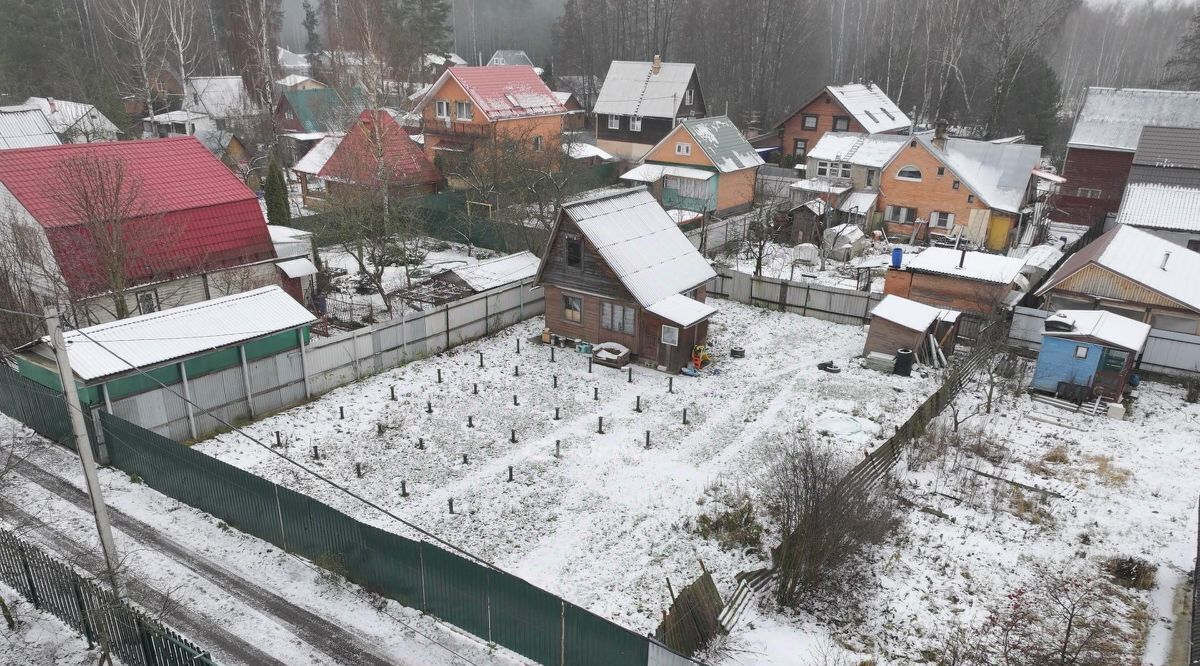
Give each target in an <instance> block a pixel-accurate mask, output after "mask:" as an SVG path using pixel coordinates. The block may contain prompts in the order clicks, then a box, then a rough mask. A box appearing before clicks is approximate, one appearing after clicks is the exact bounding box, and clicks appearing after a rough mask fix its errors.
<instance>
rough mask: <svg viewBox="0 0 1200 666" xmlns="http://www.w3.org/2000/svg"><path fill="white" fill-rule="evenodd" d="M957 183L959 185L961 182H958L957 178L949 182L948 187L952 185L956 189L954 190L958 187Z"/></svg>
mask: <svg viewBox="0 0 1200 666" xmlns="http://www.w3.org/2000/svg"><path fill="white" fill-rule="evenodd" d="M959 185H961V183H959V182H958V181H957V180H956V181H954V182H953V183H950V187H952V188H954V189H956V190H957V189H958V186H959Z"/></svg>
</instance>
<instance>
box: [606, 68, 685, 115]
mask: <svg viewBox="0 0 1200 666" xmlns="http://www.w3.org/2000/svg"><path fill="white" fill-rule="evenodd" d="M653 66H654V63H652V62H633V61H628V60H614V61H612V64H610V65H609V66H608V74H607V75H606V76H605V77H604V86H603V87H601V88H600V94H599V95H597V96H596V104H595V105H594V107H593V108H592V111H593V112H594V113H603V114H608V115H619V116H642V117H644V118H674V117H675V113H676V111H678V109H679V105H680V104H683V93H684V91H685V90H687V86H688V82H690V81H691V80H692V74H693V73H695V71H696V66H695V65H694V64H692V63H687V62H664V63H662V67H661V68H660V69H659V72H658V74H652V73H651V69H652V68H653Z"/></svg>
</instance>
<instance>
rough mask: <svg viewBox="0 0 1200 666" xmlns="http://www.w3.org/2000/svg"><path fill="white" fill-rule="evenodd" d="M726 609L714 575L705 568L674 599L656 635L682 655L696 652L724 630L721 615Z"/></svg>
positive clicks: (664, 612) (655, 632)
mask: <svg viewBox="0 0 1200 666" xmlns="http://www.w3.org/2000/svg"><path fill="white" fill-rule="evenodd" d="M669 584H670V582H669V581H668V585H669ZM722 608H724V603H723V602H722V601H721V593H720V592H719V591H718V590H717V585H716V583H714V582H713V579H712V574H710V573H709V572H708V571H705V572H704V573H703V574H701V575H700V577H699V578H697V579H696V580H694V581H692V583H691V584H690V585H687V586H686V587H684V588H683V589H682V590H680V591H679V595H678V596H676V597H675V598H674V600H673V601H672V602H671V608H670V609H668V610H666V611H663V620H662V623H661V624H659V625H658V628H657V629H656V630H655V631H654V638H655V640H657V641H659V642H661V643H662V644H663V645H666V646H667V647H669V648H671V649H672V650H674V651H676V652H678V653H680V654H684V655H689V656H690V655H694V654H696V652H698V651H700V650H702V649H704V648H705V647H708V644H709V643H710V642H711V641H712V639H713V638H716V636H717V635H718V634H719V633H721V631H722V629H721V623H720V621H719V619H718V618H719V617H720V615H721V609H722Z"/></svg>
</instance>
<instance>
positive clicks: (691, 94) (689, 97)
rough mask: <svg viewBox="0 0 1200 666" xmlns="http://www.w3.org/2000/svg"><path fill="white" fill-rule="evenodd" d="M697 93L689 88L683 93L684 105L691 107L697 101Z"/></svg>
mask: <svg viewBox="0 0 1200 666" xmlns="http://www.w3.org/2000/svg"><path fill="white" fill-rule="evenodd" d="M695 93H696V91H695V90H692V89H691V88H688V89H687V90H685V91H683V103H684V105H685V106H691V105H692V104H693V103H694V102H695V101H696V95H695Z"/></svg>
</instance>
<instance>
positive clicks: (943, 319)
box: [863, 294, 959, 364]
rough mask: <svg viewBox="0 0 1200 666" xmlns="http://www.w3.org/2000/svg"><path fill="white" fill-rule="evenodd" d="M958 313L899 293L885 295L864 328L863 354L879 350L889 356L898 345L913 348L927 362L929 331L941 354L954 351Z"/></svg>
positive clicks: (928, 362)
mask: <svg viewBox="0 0 1200 666" xmlns="http://www.w3.org/2000/svg"><path fill="white" fill-rule="evenodd" d="M958 314H959V313H958V312H956V311H954V310H947V309H944V308H935V307H933V306H930V305H925V304H924V303H918V302H916V301H910V300H908V299H907V298H903V297H900V296H895V295H890V294H889V295H887V296H884V297H883V300H882V301H880V302H879V304H878V305H876V306H875V309H874V310H872V311H871V325H870V327H869V328H868V329H867V343H866V345H865V346H864V347H863V355H864V356H866V355H868V354H871V353H872V352H878V353H882V354H888V355H889V356H891V355H895V354H896V350H898V349H902V348H903V349H912V350H913V351H915V352H916V353H917V358H918V359H920V360H921V361H922V362H924V363H927V364H930V361H931V355H930V351H931V346H930V341H929V336H931V335H932V336H933V337H934V341H935V342H936V344H937V345H938V347H939V348H940V349H941V350H942V354H944V355H947V356H948V355H950V354H952V353H954V342H955V338H956V337H957V334H958Z"/></svg>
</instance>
